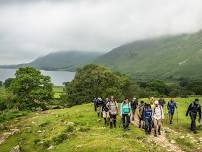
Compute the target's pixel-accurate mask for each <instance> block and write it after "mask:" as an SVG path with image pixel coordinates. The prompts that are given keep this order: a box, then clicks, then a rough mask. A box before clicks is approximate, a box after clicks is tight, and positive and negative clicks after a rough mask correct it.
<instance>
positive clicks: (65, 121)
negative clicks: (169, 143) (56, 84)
mask: <svg viewBox="0 0 202 152" xmlns="http://www.w3.org/2000/svg"><path fill="white" fill-rule="evenodd" d="M6 126H7V128H10V131H11V132H12V131H13V130H14V129H13V128H15V130H14V131H15V133H13V132H12V133H13V136H12V135H10V136H9V138H7V139H6V140H5V141H2V140H1V139H2V138H0V149H1V152H8V151H10V150H11V148H12V147H15V146H16V145H19V146H20V147H21V149H22V151H24V152H41V151H54V152H66V151H68V152H75V151H77V152H94V151H98V152H105V151H108V152H114V151H131V152H132V151H148V150H149V151H151V152H152V151H153V152H154V151H155V152H160V151H162V150H164V149H163V148H162V147H158V146H156V145H155V144H154V143H151V141H150V140H148V139H147V138H146V136H145V135H144V132H143V131H142V130H139V129H138V128H135V127H131V130H130V131H128V132H124V131H123V129H122V128H117V129H112V130H110V129H109V128H108V127H107V128H106V127H104V126H103V122H101V121H97V114H96V113H95V112H94V111H93V106H92V105H90V104H87V105H81V106H75V107H72V108H68V109H62V110H50V111H45V112H41V113H30V114H29V115H27V116H24V117H21V118H17V119H15V120H13V121H12V122H11V121H10V126H9V123H8V124H6ZM7 131H9V130H7ZM5 134H6V133H5V132H4V133H2V132H1V130H0V137H3V136H1V135H5ZM7 134H9V133H8V132H7ZM143 141H144V143H143Z"/></svg>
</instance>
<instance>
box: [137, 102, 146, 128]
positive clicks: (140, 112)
mask: <svg viewBox="0 0 202 152" xmlns="http://www.w3.org/2000/svg"><path fill="white" fill-rule="evenodd" d="M144 105H145V103H144V101H141V102H140V104H139V105H138V108H137V109H138V111H137V115H138V119H139V128H144V119H143V109H144Z"/></svg>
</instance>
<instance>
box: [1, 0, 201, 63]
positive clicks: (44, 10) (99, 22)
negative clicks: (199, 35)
mask: <svg viewBox="0 0 202 152" xmlns="http://www.w3.org/2000/svg"><path fill="white" fill-rule="evenodd" d="M201 28H202V1H201V0H192V1H184V0H178V1H176V0H169V1H168V0H153V1H148V0H124V1H123V0H3V1H0V53H1V55H0V64H4V63H5V64H6V63H7V62H9V63H10V62H15V63H16V62H19V63H20V62H22V61H30V60H31V59H33V58H36V57H37V56H40V55H44V54H47V53H49V52H52V51H60V50H71V49H74V50H83V51H85V50H91V51H105V52H106V51H109V50H110V49H112V48H114V47H117V46H119V45H121V44H124V43H127V42H130V41H135V40H139V39H145V38H150V37H156V36H161V35H166V34H179V33H189V32H196V31H198V30H200V29H201ZM3 55H4V56H3ZM14 55H15V56H14ZM5 56H6V57H7V58H11V60H8V61H6V59H5ZM2 58H4V61H3V60H1V59H2ZM7 64H8V63H7Z"/></svg>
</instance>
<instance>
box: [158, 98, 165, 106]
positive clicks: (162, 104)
mask: <svg viewBox="0 0 202 152" xmlns="http://www.w3.org/2000/svg"><path fill="white" fill-rule="evenodd" d="M165 104H166V101H165V99H164V98H163V96H160V99H159V105H161V106H162V107H164V105H165Z"/></svg>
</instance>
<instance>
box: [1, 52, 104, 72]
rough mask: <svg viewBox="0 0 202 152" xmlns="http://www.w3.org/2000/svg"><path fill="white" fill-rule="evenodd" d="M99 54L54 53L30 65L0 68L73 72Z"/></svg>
mask: <svg viewBox="0 0 202 152" xmlns="http://www.w3.org/2000/svg"><path fill="white" fill-rule="evenodd" d="M99 55H101V53H97V52H80V51H68V52H65V51H63V52H55V53H50V54H48V55H46V56H43V57H39V58H37V59H36V60H34V61H33V62H31V63H27V64H20V65H7V66H6V65H5V66H0V67H1V68H19V67H25V66H32V67H35V68H39V69H43V70H67V71H75V70H76V69H77V68H78V67H81V66H83V65H85V64H88V63H91V62H92V61H93V60H94V59H95V58H97V57H98V56H99Z"/></svg>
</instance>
